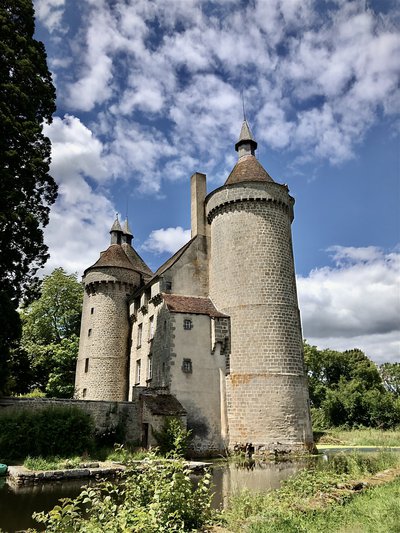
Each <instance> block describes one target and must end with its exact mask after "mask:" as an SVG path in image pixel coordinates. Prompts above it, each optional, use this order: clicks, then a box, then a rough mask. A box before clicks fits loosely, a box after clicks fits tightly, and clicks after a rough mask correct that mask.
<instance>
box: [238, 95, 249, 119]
mask: <svg viewBox="0 0 400 533" xmlns="http://www.w3.org/2000/svg"><path fill="white" fill-rule="evenodd" d="M240 94H241V95H242V108H243V120H244V121H246V122H247V119H246V111H245V108H244V94H243V89H242V90H241V91H240Z"/></svg>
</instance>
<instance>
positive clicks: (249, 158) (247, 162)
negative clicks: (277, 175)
mask: <svg viewBox="0 0 400 533" xmlns="http://www.w3.org/2000/svg"><path fill="white" fill-rule="evenodd" d="M242 181H269V182H273V181H274V180H273V179H272V178H271V176H270V175H269V174H268V172H267V171H266V170H265V168H264V167H263V166H262V165H261V163H260V162H259V161H258V159H256V158H255V156H254V155H245V156H243V157H241V158H240V159H239V161H238V162H237V163H236V165H235V166H234V167H233V169H232V172H231V173H230V174H229V176H228V179H227V180H226V182H225V185H233V184H234V183H240V182H242Z"/></svg>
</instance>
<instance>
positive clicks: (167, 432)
mask: <svg viewBox="0 0 400 533" xmlns="http://www.w3.org/2000/svg"><path fill="white" fill-rule="evenodd" d="M153 434H154V436H155V438H156V439H157V443H158V445H159V450H160V453H161V454H162V455H167V454H168V453H170V452H173V453H174V454H177V455H181V456H183V455H185V453H186V450H187V447H188V442H189V438H190V435H191V431H190V430H187V429H185V428H184V426H183V424H182V422H181V420H179V418H176V417H168V418H166V420H165V422H164V426H163V428H162V429H161V431H154V430H153Z"/></svg>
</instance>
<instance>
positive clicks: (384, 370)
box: [379, 363, 400, 398]
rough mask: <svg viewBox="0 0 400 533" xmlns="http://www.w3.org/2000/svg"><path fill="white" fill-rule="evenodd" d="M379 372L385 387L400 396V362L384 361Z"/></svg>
mask: <svg viewBox="0 0 400 533" xmlns="http://www.w3.org/2000/svg"><path fill="white" fill-rule="evenodd" d="M379 373H380V375H381V378H382V381H383V385H384V387H385V389H386V390H388V391H390V392H392V393H393V394H394V395H395V396H397V397H399V398H400V363H384V364H383V365H381V366H380V367H379Z"/></svg>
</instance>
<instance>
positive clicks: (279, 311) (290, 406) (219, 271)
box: [206, 120, 312, 449]
mask: <svg viewBox="0 0 400 533" xmlns="http://www.w3.org/2000/svg"><path fill="white" fill-rule="evenodd" d="M256 148H257V143H256V141H255V140H254V138H253V136H252V134H251V131H250V128H249V126H248V123H247V121H246V120H245V121H244V122H243V125H242V130H241V133H240V138H239V141H238V142H237V143H236V145H235V149H236V151H237V152H238V155H239V159H238V162H237V163H236V165H235V167H234V168H233V170H232V172H231V173H230V175H229V177H228V179H227V181H226V182H225V184H224V186H222V187H220V188H219V189H216V190H215V191H213V192H212V193H210V194H209V195H208V196H207V198H206V215H207V219H208V222H209V224H210V226H211V239H210V241H211V254H210V296H211V298H212V300H213V302H214V304H215V305H216V307H217V308H218V309H219V310H220V311H221V312H223V313H225V314H227V315H229V316H230V318H231V356H230V374H229V375H228V376H227V412H228V425H229V446H230V447H232V446H233V445H234V444H235V443H246V442H252V443H253V444H254V445H255V446H256V447H257V448H262V447H263V446H265V447H270V446H274V447H276V446H277V443H279V445H282V446H283V447H286V448H290V449H296V448H301V447H304V446H307V447H308V446H312V430H311V421H310V410H309V400H308V388H307V379H306V374H305V369H304V360H303V348H302V333H301V323H300V314H299V308H298V303H297V293H296V279H295V271H294V261H293V252H292V236H291V222H292V220H293V205H294V199H293V198H292V197H291V196H290V195H289V192H288V188H287V186H286V185H280V184H278V183H275V182H274V181H273V179H272V178H271V177H270V176H269V174H268V173H267V172H266V171H265V169H264V168H263V167H262V165H261V164H260V163H259V162H258V160H257V159H256V157H255V155H254V154H255V149H256Z"/></svg>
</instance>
